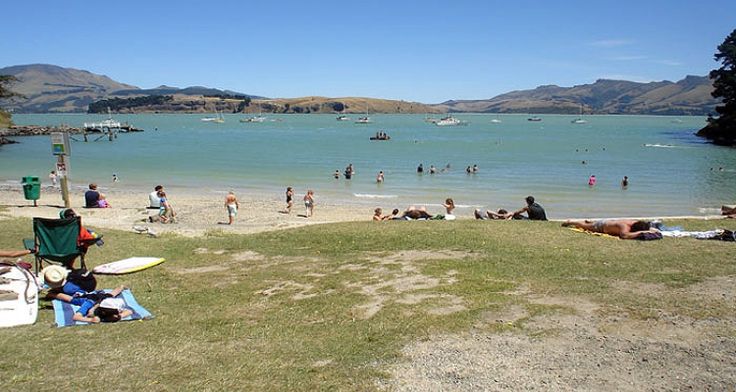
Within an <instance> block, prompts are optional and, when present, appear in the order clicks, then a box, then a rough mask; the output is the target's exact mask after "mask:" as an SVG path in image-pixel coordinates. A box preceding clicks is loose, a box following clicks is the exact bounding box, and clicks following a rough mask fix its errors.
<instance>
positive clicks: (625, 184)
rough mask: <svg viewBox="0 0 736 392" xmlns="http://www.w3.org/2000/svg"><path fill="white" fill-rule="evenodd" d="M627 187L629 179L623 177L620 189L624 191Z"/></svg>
mask: <svg viewBox="0 0 736 392" xmlns="http://www.w3.org/2000/svg"><path fill="white" fill-rule="evenodd" d="M628 187H629V177H628V176H624V179H623V180H621V188H622V189H626V188H628Z"/></svg>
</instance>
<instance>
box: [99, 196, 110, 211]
mask: <svg viewBox="0 0 736 392" xmlns="http://www.w3.org/2000/svg"><path fill="white" fill-rule="evenodd" d="M97 207H99V208H110V207H112V206H111V205H110V203H108V202H107V199H106V198H105V195H104V194H102V193H100V198H99V199H97Z"/></svg>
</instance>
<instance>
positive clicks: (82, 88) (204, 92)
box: [0, 64, 718, 115]
mask: <svg viewBox="0 0 736 392" xmlns="http://www.w3.org/2000/svg"><path fill="white" fill-rule="evenodd" d="M2 74H9V75H13V76H15V77H17V78H18V80H19V81H18V82H17V83H14V84H13V91H16V92H18V93H20V94H23V96H24V98H23V99H15V100H14V101H11V102H10V103H9V104H6V105H4V107H5V108H6V109H9V110H11V111H13V112H16V113H47V112H50V113H64V112H86V111H87V110H88V106H89V105H90V104H91V103H94V102H99V101H102V100H110V99H117V101H116V103H121V102H122V101H120V100H126V99H127V100H131V99H133V98H144V99H138V100H136V101H135V102H127V103H126V102H123V103H124V104H123V105H115V106H121V107H122V108H121V109H120V111H124V112H135V113H141V112H214V110H215V108H217V110H221V111H224V112H246V113H257V112H265V113H335V112H345V113H364V112H368V113H444V112H476V113H522V112H523V113H526V112H534V113H577V112H578V111H579V110H580V107H581V105H582V107H583V109H584V111H585V113H599V114H663V115H664V114H672V115H706V114H709V113H712V112H713V111H714V108H715V106H716V104H718V101H717V100H715V99H714V98H712V97H711V96H710V92H711V91H712V90H713V86H712V83H711V81H710V80H709V79H708V78H707V77H705V76H687V77H685V78H684V79H682V80H680V81H678V82H670V81H661V82H651V83H638V82H630V81H624V80H607V79H600V80H597V81H596V82H595V83H591V84H583V85H579V86H573V87H560V86H556V85H547V86H539V87H537V88H535V89H532V90H521V91H512V92H509V93H506V94H501V95H498V96H496V97H493V98H490V99H485V100H452V101H447V102H443V103H441V104H438V105H426V104H422V103H417V102H407V101H399V100H386V99H375V98H357V97H344V98H327V97H302V98H279V99H268V98H264V97H259V96H254V95H249V94H243V93H238V92H234V91H230V90H219V89H214V88H208V87H202V86H193V87H186V88H177V87H170V86H159V87H156V88H152V89H141V88H138V87H136V86H131V85H128V84H124V83H120V82H117V81H114V80H112V79H110V78H109V77H107V76H104V75H97V74H94V73H91V72H89V71H83V70H77V69H73V68H63V67H59V66H55V65H48V64H32V65H18V66H12V67H7V68H0V75H2ZM152 96H171V97H173V98H172V99H171V100H167V101H165V102H163V101H161V102H159V103H157V104H152V103H153V102H157V101H156V100H155V99H145V97H152ZM95 106H96V107H99V106H100V105H95Z"/></svg>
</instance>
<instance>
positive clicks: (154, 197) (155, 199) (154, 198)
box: [148, 185, 164, 210]
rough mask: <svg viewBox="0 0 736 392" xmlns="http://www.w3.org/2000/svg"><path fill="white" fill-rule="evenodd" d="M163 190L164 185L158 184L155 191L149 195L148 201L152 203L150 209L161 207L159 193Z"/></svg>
mask: <svg viewBox="0 0 736 392" xmlns="http://www.w3.org/2000/svg"><path fill="white" fill-rule="evenodd" d="M163 190H164V187H163V185H156V188H154V190H153V192H151V193H150V194H149V195H148V201H149V202H150V204H151V205H149V206H148V208H149V209H156V210H158V209H159V208H161V198H160V197H159V196H158V193H159V192H160V191H163Z"/></svg>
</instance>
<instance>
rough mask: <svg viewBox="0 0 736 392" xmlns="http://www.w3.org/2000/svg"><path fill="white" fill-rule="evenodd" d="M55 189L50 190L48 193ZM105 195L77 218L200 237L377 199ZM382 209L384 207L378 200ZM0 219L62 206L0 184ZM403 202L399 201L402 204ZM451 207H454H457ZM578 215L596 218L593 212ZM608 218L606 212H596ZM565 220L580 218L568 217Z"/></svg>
mask: <svg viewBox="0 0 736 392" xmlns="http://www.w3.org/2000/svg"><path fill="white" fill-rule="evenodd" d="M51 192H56V193H51ZM105 194H106V196H107V200H108V201H109V202H110V204H111V205H112V208H83V197H82V196H81V195H77V194H75V193H72V203H71V204H72V208H73V209H74V210H75V211H76V212H77V214H79V215H80V216H81V217H82V218H83V222H84V224H85V226H90V227H95V228H101V229H114V230H122V231H132V230H133V226H141V227H148V228H150V229H151V230H152V231H153V232H154V233H156V234H157V235H160V234H164V233H173V234H178V235H182V236H185V237H200V236H204V235H206V234H207V233H208V232H213V231H222V232H224V233H233V234H255V233H261V232H268V231H276V230H284V229H291V228H296V227H303V226H308V225H314V224H329V223H342V222H360V221H362V222H370V221H371V218H372V214H373V209H374V208H375V207H379V206H380V205H379V204H375V205H373V206H368V205H366V204H355V203H352V204H351V203H347V204H346V203H345V202H339V203H335V202H331V201H321V200H320V199H319V198H317V204H316V208H315V214H314V216H313V217H310V218H306V217H304V216H303V215H304V212H305V211H304V210H305V209H304V206H303V203H302V201H301V197H300V196H298V195H297V196H296V197H295V200H294V207H293V208H292V211H291V213H290V214H286V213H283V212H281V211H283V210H284V209H285V202H284V200H282V199H279V198H276V197H273V196H267V195H263V194H256V193H244V194H238V193H236V196H237V197H238V201H239V202H240V209H239V211H238V215H237V216H236V218H235V222H234V223H233V225H226V224H220V223H219V222H225V221H227V214H226V210H225V206H224V198H225V195H226V194H227V193H226V191H223V192H221V194H220V193H219V192H218V193H216V194H215V193H213V194H209V195H208V194H205V193H196V192H191V191H188V192H181V193H179V192H177V191H174V192H170V193H169V194H170V200H171V203H172V206H173V208H174V210H175V211H176V214H177V223H173V224H161V223H150V222H148V219H147V218H148V216H153V215H156V214H157V213H158V210H155V209H148V208H146V207H147V206H148V193H146V192H141V191H140V190H128V189H109V190H106V191H105ZM381 207H382V208H383V209H384V213H385V214H388V213H389V212H390V209H388V207H385V206H381ZM0 208H4V210H3V211H0V220H2V219H4V218H16V217H25V218H33V217H45V218H57V217H58V213H59V210H60V209H61V208H63V200H62V198H61V193H60V191H59V190H58V189H55V188H51V187H48V186H47V187H43V189H42V192H41V198H40V199H39V200H38V207H33V203H32V201H30V200H25V198H24V196H23V191H22V189H20V188H18V189H10V188H8V187H1V188H0ZM404 208H405V207H404ZM457 210H459V211H458V214H457V216H458V219H459V220H475V219H474V218H473V215H472V208H467V211H465V210H466V209H461V208H458V209H457ZM457 210H456V211H457ZM430 213H432V214H437V213H443V211H440V210H439V208H437V207H435V206H431V208H430ZM725 218H726V217H725V216H723V215H706V216H696V215H679V216H650V217H621V219H644V220H654V219H659V220H669V219H697V220H721V219H725ZM584 219H596V218H594V217H589V218H584ZM599 219H612V218H599ZM565 220H568V219H550V221H551V222H564V221H565ZM570 220H583V218H571V219H570Z"/></svg>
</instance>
